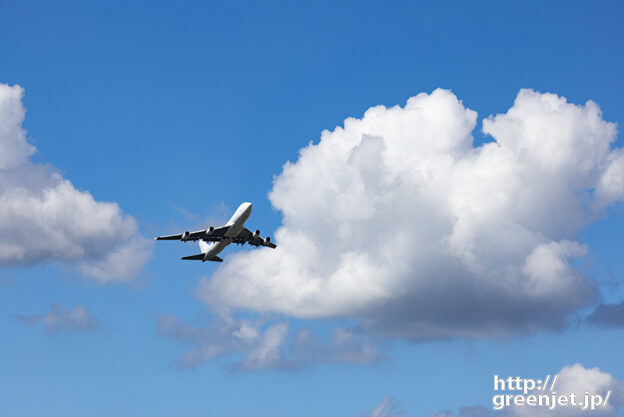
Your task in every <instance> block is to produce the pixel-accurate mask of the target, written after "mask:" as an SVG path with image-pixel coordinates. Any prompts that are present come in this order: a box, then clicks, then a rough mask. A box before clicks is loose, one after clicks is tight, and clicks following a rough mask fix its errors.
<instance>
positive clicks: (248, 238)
mask: <svg viewBox="0 0 624 417" xmlns="http://www.w3.org/2000/svg"><path fill="white" fill-rule="evenodd" d="M233 242H234V243H238V244H241V245H244V244H245V243H249V244H250V245H251V246H266V247H267V248H273V249H275V248H276V247H277V246H276V245H275V244H274V243H272V242H271V238H269V237H267V238H266V239H263V238H262V237H260V231H259V230H256V233H252V232H251V231H250V230H249V229H247V228H244V227H243V230H241V231H240V233H239V234H238V236H236V237H235V238H234V239H233Z"/></svg>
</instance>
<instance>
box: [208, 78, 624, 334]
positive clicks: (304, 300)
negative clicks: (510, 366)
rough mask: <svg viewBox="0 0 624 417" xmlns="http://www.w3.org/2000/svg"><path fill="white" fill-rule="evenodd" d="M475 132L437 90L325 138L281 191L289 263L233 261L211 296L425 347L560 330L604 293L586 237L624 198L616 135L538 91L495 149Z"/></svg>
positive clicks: (520, 104)
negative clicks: (580, 267)
mask: <svg viewBox="0 0 624 417" xmlns="http://www.w3.org/2000/svg"><path fill="white" fill-rule="evenodd" d="M476 123H477V114H476V113H475V112H474V111H472V110H470V109H467V108H466V107H464V105H463V104H462V102H461V101H459V100H458V99H457V97H455V95H453V94H452V93H451V92H450V91H447V90H441V89H438V90H436V91H434V92H433V93H431V94H425V93H422V94H419V95H417V96H415V97H412V98H410V99H409V100H408V101H407V104H406V105H405V106H404V107H399V106H395V107H391V108H386V107H384V106H376V107H373V108H370V109H369V110H367V111H366V113H365V114H364V117H362V118H361V119H356V118H348V119H346V120H345V122H344V127H337V128H336V129H335V130H333V131H323V133H322V135H321V139H320V141H319V142H318V143H310V144H309V145H308V146H307V147H305V148H303V149H301V151H300V153H299V158H298V160H297V161H296V162H295V163H290V162H289V163H286V164H285V165H284V167H283V171H282V173H281V174H280V175H279V176H277V177H276V178H275V181H274V186H273V189H272V191H271V192H270V194H269V197H270V200H271V203H272V204H273V206H274V207H275V208H276V209H277V210H279V211H281V213H282V215H283V220H282V225H281V227H280V228H279V229H278V230H277V232H276V233H275V237H276V242H277V243H278V245H279V246H278V248H277V249H276V250H274V251H272V250H265V249H261V250H255V251H250V252H247V253H239V254H236V255H233V256H229V257H228V259H227V260H226V262H225V263H224V264H223V265H222V266H221V267H220V268H219V269H217V271H216V272H215V273H214V274H213V275H212V277H210V278H205V279H203V280H202V282H201V283H200V286H199V288H198V290H197V294H198V296H199V297H200V298H201V299H203V300H205V301H206V302H207V303H209V304H210V305H212V306H214V307H215V308H218V309H222V310H232V309H238V308H244V309H252V310H256V311H260V312H280V313H284V314H288V315H291V316H296V317H304V318H317V317H344V316H348V317H356V318H358V319H359V323H360V325H361V326H362V327H364V328H366V329H369V330H370V329H372V330H375V331H377V332H386V333H389V334H393V335H400V336H404V337H408V338H413V339H434V338H446V337H483V336H489V335H492V334H502V333H508V332H526V331H532V330H536V329H544V328H550V329H552V328H560V327H561V326H563V325H564V323H565V319H566V317H567V316H568V315H569V314H570V313H571V312H573V311H575V310H576V309H578V308H580V307H582V306H585V305H587V304H588V303H589V302H591V301H592V299H593V297H594V296H595V293H596V291H595V288H594V286H593V285H592V284H591V283H590V282H589V281H588V280H587V279H586V278H584V277H583V276H582V275H581V274H580V273H579V272H578V271H577V270H576V269H575V268H574V267H573V266H572V264H571V263H572V261H573V259H575V258H578V257H582V256H583V255H584V254H585V253H586V252H587V251H588V248H587V247H586V246H585V245H584V244H583V243H581V242H579V241H578V239H577V236H576V234H577V232H578V231H579V229H580V228H581V227H582V226H584V225H586V224H587V223H588V222H591V221H592V220H594V219H595V218H596V217H597V216H599V215H601V214H602V213H604V212H605V208H606V207H607V206H609V205H611V204H615V203H617V202H619V201H621V200H622V197H623V195H624V184H623V179H622V178H623V177H624V154H623V153H622V151H621V150H620V149H612V147H613V146H612V143H613V141H614V140H615V138H616V126H615V124H614V123H609V122H607V121H605V120H603V118H602V114H601V111H600V109H599V107H598V105H596V103H594V102H592V101H588V102H587V103H585V104H584V105H575V104H572V103H568V102H567V100H566V99H565V98H563V97H559V96H557V95H555V94H541V93H538V92H535V91H532V90H521V91H520V92H519V94H518V96H517V97H516V100H515V102H514V104H513V106H512V107H511V108H510V109H509V110H508V111H507V113H505V114H499V115H497V116H494V117H489V118H487V119H485V120H484V121H483V132H484V133H486V134H488V135H490V136H491V137H492V138H493V139H494V140H493V141H490V142H487V143H484V144H482V145H480V146H474V144H473V141H474V138H473V136H472V131H473V130H474V129H475V126H476Z"/></svg>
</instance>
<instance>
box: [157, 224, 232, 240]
mask: <svg viewBox="0 0 624 417" xmlns="http://www.w3.org/2000/svg"><path fill="white" fill-rule="evenodd" d="M229 228H230V226H223V227H218V228H216V229H214V228H213V229H212V230H210V229H204V230H198V231H196V232H184V233H180V234H177V235H168V236H158V237H156V238H154V239H155V240H181V241H183V242H186V241H187V240H191V241H195V240H199V239H204V240H206V241H208V242H218V241H220V240H221V239H223V235H224V234H225V232H227V230H228V229H229Z"/></svg>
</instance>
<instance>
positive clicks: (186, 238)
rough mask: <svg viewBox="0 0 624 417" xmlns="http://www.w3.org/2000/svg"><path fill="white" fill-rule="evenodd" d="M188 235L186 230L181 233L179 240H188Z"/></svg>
mask: <svg viewBox="0 0 624 417" xmlns="http://www.w3.org/2000/svg"><path fill="white" fill-rule="evenodd" d="M189 236H190V233H189V232H188V231H186V232H184V233H182V237H181V238H180V240H181V241H182V242H186V241H187V240H188V238H189Z"/></svg>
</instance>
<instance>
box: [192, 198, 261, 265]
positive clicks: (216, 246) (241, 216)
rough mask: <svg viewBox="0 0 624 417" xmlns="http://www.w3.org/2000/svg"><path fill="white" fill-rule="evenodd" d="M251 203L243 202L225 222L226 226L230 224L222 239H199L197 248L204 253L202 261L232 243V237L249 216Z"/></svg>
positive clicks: (241, 227)
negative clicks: (210, 240) (214, 240)
mask: <svg viewBox="0 0 624 417" xmlns="http://www.w3.org/2000/svg"><path fill="white" fill-rule="evenodd" d="M251 207H252V206H251V203H243V204H241V205H240V206H238V208H237V209H236V211H235V212H234V214H233V215H232V217H231V218H230V220H228V222H227V223H226V226H230V228H229V229H228V230H227V232H225V235H223V237H224V238H223V240H220V241H218V242H206V241H205V240H203V239H201V240H200V241H199V248H200V249H201V251H202V253H204V259H203V261H207V260H210V258H212V257H213V256H216V255H218V254H219V253H221V251H222V250H223V249H225V248H226V247H227V245H229V244H230V243H232V239H233V238H235V237H236V236H238V234H239V233H240V231H241V230H243V227H244V225H245V222H246V221H247V219H248V218H249V216H251Z"/></svg>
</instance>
